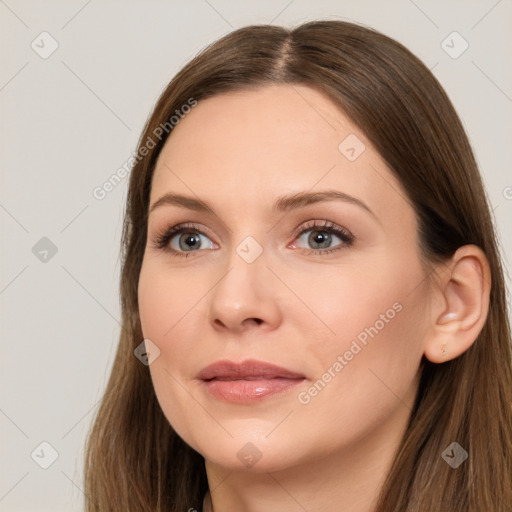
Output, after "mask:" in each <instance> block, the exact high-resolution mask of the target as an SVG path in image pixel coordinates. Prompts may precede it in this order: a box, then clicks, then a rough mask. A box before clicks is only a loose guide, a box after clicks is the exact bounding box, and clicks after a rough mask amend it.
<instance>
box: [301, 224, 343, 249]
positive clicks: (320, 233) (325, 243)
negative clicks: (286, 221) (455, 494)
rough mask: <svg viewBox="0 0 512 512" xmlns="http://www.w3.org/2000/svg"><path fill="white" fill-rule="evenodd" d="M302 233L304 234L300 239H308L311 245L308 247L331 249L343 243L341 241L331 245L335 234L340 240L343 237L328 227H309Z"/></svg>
mask: <svg viewBox="0 0 512 512" xmlns="http://www.w3.org/2000/svg"><path fill="white" fill-rule="evenodd" d="M302 233H303V234H302V235H301V236H300V237H299V239H298V240H299V241H301V240H302V241H303V242H304V241H306V243H307V244H309V245H310V246H309V247H306V249H330V248H332V247H337V246H338V245H341V241H340V243H338V244H336V245H334V246H333V245H331V243H332V241H333V236H334V237H336V238H338V240H341V238H340V237H339V236H338V235H336V234H335V233H333V232H331V231H329V230H328V229H321V228H320V229H307V230H306V231H303V232H302ZM308 233H309V235H308Z"/></svg>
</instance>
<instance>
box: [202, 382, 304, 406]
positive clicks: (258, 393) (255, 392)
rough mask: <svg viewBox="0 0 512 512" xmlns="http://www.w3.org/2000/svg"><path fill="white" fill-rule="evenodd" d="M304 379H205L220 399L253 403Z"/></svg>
mask: <svg viewBox="0 0 512 512" xmlns="http://www.w3.org/2000/svg"><path fill="white" fill-rule="evenodd" d="M303 381H304V379H284V378H275V379H261V380H216V379H214V380H209V381H203V382H204V384H205V385H206V388H207V389H208V391H209V392H210V393H211V394H212V395H213V396H214V397H215V398H218V399H219V400H223V401H225V402H235V403H251V402H255V401H259V400H261V399H262V398H265V397H268V396H271V395H276V394H278V393H283V392H285V391H287V390H289V389H290V388H292V387H295V386H297V385H298V384H300V383H301V382H303Z"/></svg>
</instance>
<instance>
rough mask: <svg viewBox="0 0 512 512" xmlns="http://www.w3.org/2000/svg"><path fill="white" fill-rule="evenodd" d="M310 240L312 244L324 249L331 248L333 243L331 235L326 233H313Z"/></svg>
mask: <svg viewBox="0 0 512 512" xmlns="http://www.w3.org/2000/svg"><path fill="white" fill-rule="evenodd" d="M309 238H310V242H311V243H314V244H319V245H321V247H322V248H325V247H329V242H330V241H331V235H330V233H326V232H325V231H312V232H311V235H310V237H309Z"/></svg>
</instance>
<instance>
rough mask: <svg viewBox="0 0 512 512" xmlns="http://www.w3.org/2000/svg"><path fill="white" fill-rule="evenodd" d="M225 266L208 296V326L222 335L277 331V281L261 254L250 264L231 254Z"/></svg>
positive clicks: (278, 310)
mask: <svg viewBox="0 0 512 512" xmlns="http://www.w3.org/2000/svg"><path fill="white" fill-rule="evenodd" d="M228 265H229V266H228V268H227V270H226V271H225V273H224V275H223V276H222V277H220V279H219V280H218V281H217V284H216V285H214V288H213V290H212V292H211V294H209V300H210V304H209V322H210V325H212V326H213V328H214V329H215V330H217V331H219V332H223V333H225V334H226V333H228V332H231V333H235V334H241V333H243V332H245V331H248V330H252V329H255V328H259V329H263V330H264V331H271V330H273V329H276V328H277V326H278V325H279V323H280V321H281V309H280V307H279V303H280V302H281V303H282V301H280V300H279V298H278V297H277V291H276V290H277V289H278V287H277V282H275V281H276V279H275V276H274V275H273V274H272V272H271V271H270V270H269V269H268V268H267V265H266V258H265V256H264V252H263V253H262V254H261V255H260V256H259V257H258V258H257V259H256V260H255V261H252V262H250V263H249V262H247V261H245V260H244V259H243V258H242V257H241V256H240V255H239V254H238V253H237V252H236V251H233V254H232V257H230V259H229V263H228Z"/></svg>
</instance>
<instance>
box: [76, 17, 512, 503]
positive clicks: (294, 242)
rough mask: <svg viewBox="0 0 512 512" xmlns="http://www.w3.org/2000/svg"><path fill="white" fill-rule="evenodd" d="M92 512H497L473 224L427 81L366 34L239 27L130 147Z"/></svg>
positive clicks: (466, 180)
mask: <svg viewBox="0 0 512 512" xmlns="http://www.w3.org/2000/svg"><path fill="white" fill-rule="evenodd" d="M121 299H122V312H123V323H122V332H121V337H120V343H119V347H118V351H117V354H116V359H115V362H114V366H113V369H112V374H111V377H110V380H109V382H108V386H107V390H106V393H105V396H104V398H103V400H102V403H101V406H100V409H99V412H98V415H97V418H96V420H95V423H94V426H93V429H92V431H91V434H90V437H89V440H88V445H87V458H86V467H85V492H86V495H87V498H86V502H87V510H88V511H100V510H101V511H107V510H108V511H111V510H119V511H121V510H122V511H132V510H133V511H141V510H148V511H150V510H151V511H185V510H188V511H192V510H204V511H212V510H213V511H215V512H225V511H231V510H246V511H266V512H268V511H273V510H280V511H292V510H323V511H339V510H343V511H344V512H363V511H364V512H370V511H372V512H398V511H402V512H405V511H409V512H411V511H417V512H439V511H440V510H449V511H451V512H453V511H465V512H482V511H484V510H485V511H491V510H492V511H494V512H505V511H510V510H512V508H511V506H512V411H511V403H512V371H511V370H512V363H511V345H510V327H509V324H508V318H507V312H506V299H505V287H504V280H503V272H502V267H501V263H500V258H499V253H498V249H497V243H496V240H495V234H494V228H493V225H492V222H491V216H490V212H489V206H488V204H487V200H486V195H485V192H484V188H483V184H482V180H481V177H480V175H479V171H478V169H477V165H476V163H475V159H474V156H473V153H472V150H471V147H470V145H469V143H468V139H467V136H466V134H465V132H464V129H463V127H462V125H461V122H460V120H459V118H458V116H457V114H456V112H455V111H454V108H453V106H452V104H451V103H450V101H449V99H448V97H447V96H446V94H445V92H444V91H443V89H442V88H441V86H440V85H439V83H438V82H437V80H436V79H435V78H434V76H433V75H432V74H431V73H430V71H429V70H428V69H427V68H426V67H425V66H424V65H423V64H422V63H421V61H419V59H417V58H416V57H415V56H413V55H412V54H411V53H410V52H409V51H408V50H407V49H406V48H404V47H403V46H402V45H401V44H399V43H397V42H396V41H394V40H392V39H390V38H388V37H386V36H384V35H382V34H380V33H378V32H376V31H374V30H372V29H369V28H366V27H362V26H359V25H355V24H351V23H346V22H341V21H316V22H310V23H306V24H304V25H302V26H299V27H297V28H295V29H293V30H287V29H285V28H280V27H275V26H250V27H245V28H242V29H240V30H237V31H234V32H232V33H231V34H229V35H227V36H225V37H223V38H222V39H220V40H219V41H217V42H216V43H214V44H212V45H211V46H209V47H208V48H206V49H205V50H204V51H203V52H201V53H200V54H199V55H198V56H197V57H195V58H194V59H193V60H192V61H191V62H190V63H189V64H187V65H186V66H185V67H184V68H183V69H182V70H181V71H180V72H179V73H178V74H177V75H176V76H175V77H174V79H173V80H172V81H171V82H170V84H169V86H168V87H167V88H166V90H165V91H164V93H163V94H162V96H161V98H160V99H159V101H158V103H157V104H156V106H155V109H154V111H153V113H152V115H151V116H150V118H149V120H148V122H147V124H146V127H145V129H144V132H143V134H142V136H141V139H140V142H139V148H138V153H137V163H136V164H135V166H134V168H133V170H132V174H131V178H130V185H129V193H128V199H127V209H126V217H125V225H124V231H123V267H122V278H121Z"/></svg>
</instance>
